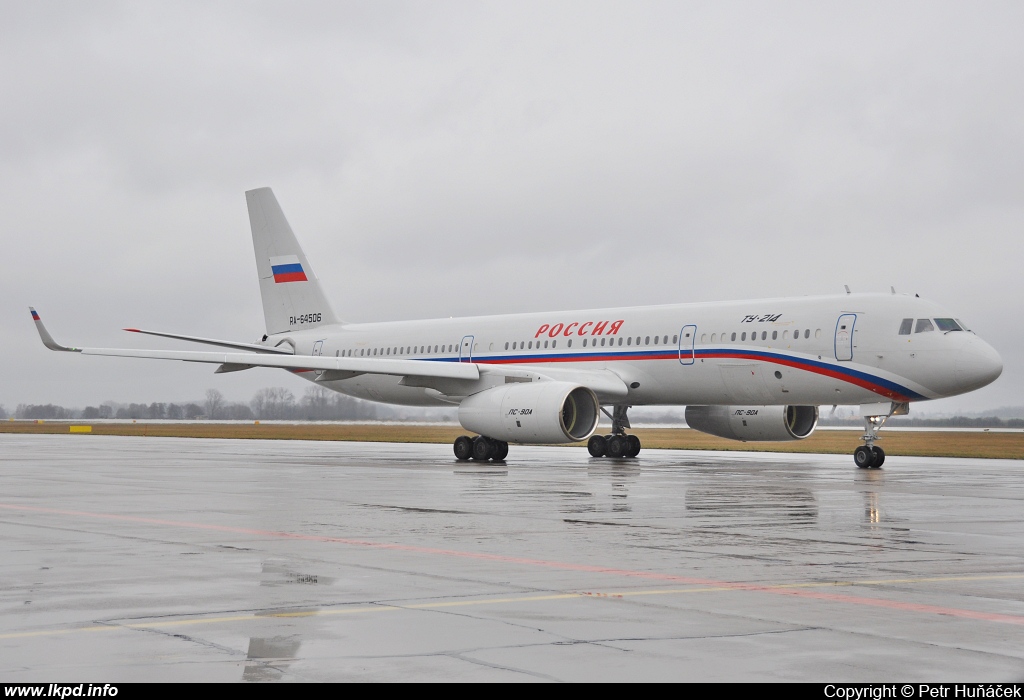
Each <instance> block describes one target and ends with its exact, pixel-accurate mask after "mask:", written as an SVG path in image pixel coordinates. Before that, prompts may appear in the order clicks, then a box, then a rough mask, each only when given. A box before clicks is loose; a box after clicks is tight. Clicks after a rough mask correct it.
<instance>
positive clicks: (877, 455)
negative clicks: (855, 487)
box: [871, 446, 885, 469]
mask: <svg viewBox="0 0 1024 700" xmlns="http://www.w3.org/2000/svg"><path fill="white" fill-rule="evenodd" d="M871 452H872V453H873V456H874V459H873V460H872V462H871V468H872V469H878V468H879V467H881V466H882V464H883V463H884V462H885V450H883V449H882V448H881V447H874V446H873V447H872V448H871Z"/></svg>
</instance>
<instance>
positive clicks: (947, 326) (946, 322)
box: [935, 318, 963, 333]
mask: <svg viewBox="0 0 1024 700" xmlns="http://www.w3.org/2000/svg"><path fill="white" fill-rule="evenodd" d="M935 325H936V326H938V327H939V330H940V331H942V332H944V333H947V332H949V331H962V330H963V328H961V327H960V325H959V324H958V323H957V322H956V321H954V320H953V319H951V318H937V319H935Z"/></svg>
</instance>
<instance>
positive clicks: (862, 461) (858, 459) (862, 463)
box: [853, 445, 875, 469]
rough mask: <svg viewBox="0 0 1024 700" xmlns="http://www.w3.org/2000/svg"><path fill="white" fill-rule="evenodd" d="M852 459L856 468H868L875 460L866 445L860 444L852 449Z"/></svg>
mask: <svg viewBox="0 0 1024 700" xmlns="http://www.w3.org/2000/svg"><path fill="white" fill-rule="evenodd" d="M853 461H854V464H856V465H857V468H858V469H870V468H871V467H872V465H873V464H874V461H875V456H874V455H873V454H872V453H871V450H869V449H868V448H867V446H866V445H861V446H860V447H858V448H857V449H856V450H854V451H853Z"/></svg>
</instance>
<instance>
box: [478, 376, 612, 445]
mask: <svg viewBox="0 0 1024 700" xmlns="http://www.w3.org/2000/svg"><path fill="white" fill-rule="evenodd" d="M600 415H601V407H600V404H599V403H598V401H597V396H595V395H594V392H593V391H591V390H590V389H588V388H586V387H584V386H580V385H579V384H572V383H570V382H536V383H515V384H506V385H505V386H498V387H494V388H493V389H487V390H486V391H481V392H480V393H479V394H473V395H472V396H467V397H466V398H465V399H463V401H462V403H461V404H459V422H460V423H462V427H464V428H465V429H466V430H472V431H473V432H475V433H480V434H481V435H486V436H487V437H489V438H494V439H496V440H504V441H505V442H532V443H541V444H549V445H550V444H557V443H565V442H579V441H580V440H586V439H587V438H589V437H590V436H591V435H593V434H594V431H595V430H597V421H598V419H599V418H600Z"/></svg>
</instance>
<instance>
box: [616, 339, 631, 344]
mask: <svg viewBox="0 0 1024 700" xmlns="http://www.w3.org/2000/svg"><path fill="white" fill-rule="evenodd" d="M632 344H633V339H632V338H626V345H632ZM619 345H622V339H621V338H620V339H619Z"/></svg>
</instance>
